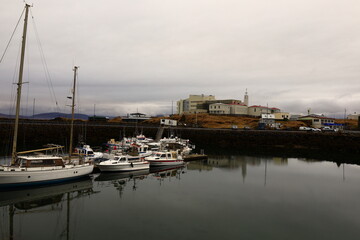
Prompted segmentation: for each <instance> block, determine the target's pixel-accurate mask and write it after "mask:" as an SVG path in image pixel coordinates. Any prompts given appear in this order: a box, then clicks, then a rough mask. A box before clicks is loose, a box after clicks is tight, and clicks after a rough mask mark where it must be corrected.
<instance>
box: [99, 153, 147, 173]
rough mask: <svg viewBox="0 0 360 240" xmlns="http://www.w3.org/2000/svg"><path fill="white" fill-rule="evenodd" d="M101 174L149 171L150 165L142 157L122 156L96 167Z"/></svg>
mask: <svg viewBox="0 0 360 240" xmlns="http://www.w3.org/2000/svg"><path fill="white" fill-rule="evenodd" d="M96 166H97V167H98V168H99V169H100V171H101V172H119V171H136V170H142V169H149V168H150V164H149V162H148V161H145V160H144V157H141V156H130V155H120V156H114V158H112V159H109V160H107V161H103V162H100V163H99V164H97V165H96Z"/></svg>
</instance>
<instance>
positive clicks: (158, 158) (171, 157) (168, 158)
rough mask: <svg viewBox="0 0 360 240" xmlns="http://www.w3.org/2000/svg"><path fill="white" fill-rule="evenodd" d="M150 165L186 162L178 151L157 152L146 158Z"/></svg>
mask: <svg viewBox="0 0 360 240" xmlns="http://www.w3.org/2000/svg"><path fill="white" fill-rule="evenodd" d="M145 160H146V161H148V162H149V163H150V166H151V167H153V166H169V165H181V164H184V159H183V158H182V156H181V155H180V154H179V153H178V152H177V151H168V152H156V153H154V154H153V155H152V156H150V157H146V158H145Z"/></svg>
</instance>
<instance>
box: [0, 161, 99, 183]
mask: <svg viewBox="0 0 360 240" xmlns="http://www.w3.org/2000/svg"><path fill="white" fill-rule="evenodd" d="M12 169H13V170H12ZM93 169H94V165H93V164H83V165H75V166H74V165H65V167H43V168H31V169H30V168H28V169H24V168H23V169H20V168H12V167H5V168H2V169H0V187H12V186H13V187H15V186H27V185H39V184H48V183H55V182H62V181H68V180H71V179H75V178H80V177H84V176H87V175H89V174H90V173H92V171H93Z"/></svg>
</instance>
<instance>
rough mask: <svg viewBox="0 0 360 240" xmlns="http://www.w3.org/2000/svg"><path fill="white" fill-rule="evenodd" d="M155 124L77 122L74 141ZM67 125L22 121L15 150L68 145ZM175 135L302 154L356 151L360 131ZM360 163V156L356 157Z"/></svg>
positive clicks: (207, 144) (1, 129) (8, 131)
mask: <svg viewBox="0 0 360 240" xmlns="http://www.w3.org/2000/svg"><path fill="white" fill-rule="evenodd" d="M157 130H158V127H157V126H148V125H144V126H139V125H138V126H135V125H124V124H108V123H104V124H90V123H76V124H75V126H74V142H75V143H77V142H78V141H79V140H81V139H82V140H83V141H84V142H86V143H87V144H90V145H91V146H101V145H102V144H103V143H106V142H107V141H108V140H109V139H111V138H114V139H116V140H119V138H121V137H122V136H124V135H125V136H134V133H135V132H136V131H137V132H138V133H140V132H142V133H143V134H144V135H146V136H148V137H153V138H154V137H155V135H156V132H157ZM12 131H13V126H12V124H11V123H1V124H0V144H1V146H2V147H3V149H1V151H2V152H4V151H5V152H6V151H7V150H4V148H9V149H10V147H11V143H12V140H11V139H12V136H11V135H12ZM69 132H70V126H69V124H66V123H54V122H50V121H49V122H41V123H28V122H22V123H20V126H19V137H18V146H19V147H18V149H19V151H21V150H24V149H31V148H38V147H42V146H43V145H44V144H47V143H55V144H60V145H64V146H68V145H69V135H70V133H69ZM172 134H173V135H176V136H179V137H182V138H187V139H190V140H191V141H192V143H194V144H195V145H196V149H197V150H199V149H205V150H206V151H217V150H225V151H227V150H229V151H240V152H241V151H242V152H246V151H249V152H253V151H256V152H279V153H283V154H285V153H291V152H292V153H303V154H307V153H309V154H314V153H319V154H359V153H360V132H347V133H334V132H326V133H318V132H301V131H268V130H231V129H204V128H180V127H178V128H172V129H165V131H164V134H163V137H169V136H170V135H172ZM359 162H360V158H359Z"/></svg>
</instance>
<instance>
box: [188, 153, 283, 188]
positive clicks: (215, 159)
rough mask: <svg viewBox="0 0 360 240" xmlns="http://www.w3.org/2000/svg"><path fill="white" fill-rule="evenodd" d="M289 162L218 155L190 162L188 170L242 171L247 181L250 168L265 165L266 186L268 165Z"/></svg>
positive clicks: (281, 159)
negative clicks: (216, 169)
mask: <svg viewBox="0 0 360 240" xmlns="http://www.w3.org/2000/svg"><path fill="white" fill-rule="evenodd" d="M288 161H289V160H288V158H281V157H272V158H259V157H250V156H234V155H216V156H212V157H211V158H208V159H207V160H205V161H202V162H199V161H198V162H190V163H189V165H188V169H189V170H199V171H211V170H213V168H220V169H229V170H237V169H241V174H242V178H243V181H245V178H246V176H247V168H248V166H251V167H260V166H262V164H263V165H264V169H265V172H264V177H265V179H264V185H266V174H267V165H268V164H272V165H276V166H287V165H288Z"/></svg>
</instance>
